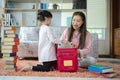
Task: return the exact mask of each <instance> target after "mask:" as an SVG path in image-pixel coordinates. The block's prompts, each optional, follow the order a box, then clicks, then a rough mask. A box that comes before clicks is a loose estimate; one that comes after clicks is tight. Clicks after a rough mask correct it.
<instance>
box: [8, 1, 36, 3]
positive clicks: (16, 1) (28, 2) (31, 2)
mask: <svg viewBox="0 0 120 80" xmlns="http://www.w3.org/2000/svg"><path fill="white" fill-rule="evenodd" d="M36 1H37V0H8V2H12V3H36Z"/></svg>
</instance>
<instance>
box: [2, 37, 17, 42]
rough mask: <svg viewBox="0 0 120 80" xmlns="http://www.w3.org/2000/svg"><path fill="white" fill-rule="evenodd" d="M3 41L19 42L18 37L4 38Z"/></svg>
mask: <svg viewBox="0 0 120 80" xmlns="http://www.w3.org/2000/svg"><path fill="white" fill-rule="evenodd" d="M4 42H19V38H4Z"/></svg>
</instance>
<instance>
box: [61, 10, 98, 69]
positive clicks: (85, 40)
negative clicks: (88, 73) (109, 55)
mask: <svg viewBox="0 0 120 80" xmlns="http://www.w3.org/2000/svg"><path fill="white" fill-rule="evenodd" d="M61 41H62V42H63V43H64V44H65V43H67V42H72V44H73V45H74V46H76V47H77V52H78V56H79V62H78V63H79V66H81V67H88V66H89V65H91V64H94V63H96V59H95V58H93V57H88V54H89V53H90V47H91V35H90V33H89V32H88V31H87V28H86V18H85V14H84V13H83V12H79V11H78V12H74V13H73V16H72V21H71V27H69V28H67V29H66V30H65V31H64V32H63V34H62V36H61Z"/></svg>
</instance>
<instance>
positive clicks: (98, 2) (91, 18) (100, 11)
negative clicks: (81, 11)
mask: <svg viewBox="0 0 120 80" xmlns="http://www.w3.org/2000/svg"><path fill="white" fill-rule="evenodd" d="M109 8H110V4H109V0H87V27H88V28H99V29H100V28H101V29H104V30H105V34H104V36H105V39H102V40H99V54H103V55H108V54H109V51H110V50H109V45H110V44H109V43H110V40H109V38H110V36H109V31H110V30H109V29H110V28H109V23H110V22H109V15H110V14H109Z"/></svg>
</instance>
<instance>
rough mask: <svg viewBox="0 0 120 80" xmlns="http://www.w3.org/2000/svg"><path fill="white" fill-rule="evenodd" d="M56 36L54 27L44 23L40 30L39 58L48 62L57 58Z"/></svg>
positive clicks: (40, 60)
mask: <svg viewBox="0 0 120 80" xmlns="http://www.w3.org/2000/svg"><path fill="white" fill-rule="evenodd" d="M55 43H56V38H55V36H54V34H53V31H52V29H51V28H50V27H49V26H47V25H42V26H41V27H40V30H39V44H38V60H39V62H47V61H54V60H56V53H55Z"/></svg>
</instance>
